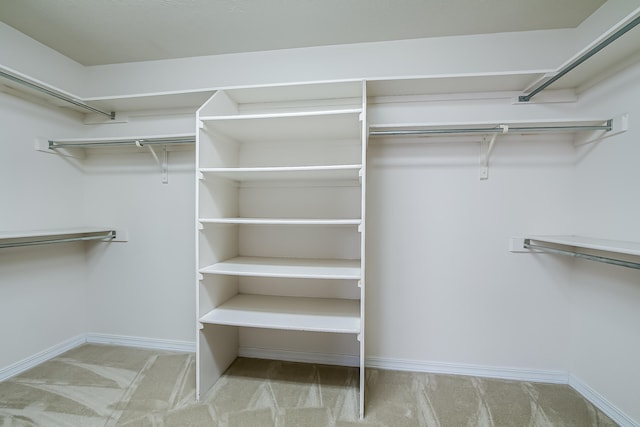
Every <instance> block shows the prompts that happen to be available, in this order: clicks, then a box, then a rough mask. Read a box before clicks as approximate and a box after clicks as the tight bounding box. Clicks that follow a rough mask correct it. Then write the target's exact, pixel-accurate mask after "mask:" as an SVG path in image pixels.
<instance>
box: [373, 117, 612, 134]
mask: <svg viewBox="0 0 640 427" xmlns="http://www.w3.org/2000/svg"><path fill="white" fill-rule="evenodd" d="M611 129H613V119H609V120H607V122H606V124H604V125H566V126H565V125H559V126H508V127H507V128H506V130H507V132H506V133H511V132H515V133H519V132H558V131H560V132H563V131H598V130H602V131H605V132H609V131H610V130H611ZM503 132H504V129H503V128H502V127H500V126H492V127H479V128H448V129H404V130H402V129H400V130H370V131H369V136H403V135H443V134H464V133H503Z"/></svg>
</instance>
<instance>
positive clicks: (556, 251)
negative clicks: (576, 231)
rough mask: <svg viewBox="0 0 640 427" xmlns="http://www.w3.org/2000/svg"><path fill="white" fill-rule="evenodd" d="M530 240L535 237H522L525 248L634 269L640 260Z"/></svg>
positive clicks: (639, 266)
mask: <svg viewBox="0 0 640 427" xmlns="http://www.w3.org/2000/svg"><path fill="white" fill-rule="evenodd" d="M532 240H537V239H524V244H523V246H524V248H525V249H534V250H536V251H542V252H549V253H552V254H558V255H569V256H572V257H575V258H582V259H586V260H589V261H597V262H602V263H605V264H612V265H617V266H621V267H627V268H634V269H637V270H640V262H633V261H626V260H621V259H616V258H611V257H605V256H600V255H592V254H586V253H582V252H578V251H574V250H568V249H561V248H557V247H549V246H545V245H544V244H537V243H532ZM554 243H555V242H554Z"/></svg>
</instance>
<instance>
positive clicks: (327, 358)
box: [238, 347, 360, 366]
mask: <svg viewBox="0 0 640 427" xmlns="http://www.w3.org/2000/svg"><path fill="white" fill-rule="evenodd" d="M238 356H241V357H250V358H255V359H270V360H284V361H287V362H301V363H319V364H323V365H339V366H360V356H354V355H350V354H325V353H306V352H299V351H289V350H274V349H268V348H256V347H240V348H239V349H238Z"/></svg>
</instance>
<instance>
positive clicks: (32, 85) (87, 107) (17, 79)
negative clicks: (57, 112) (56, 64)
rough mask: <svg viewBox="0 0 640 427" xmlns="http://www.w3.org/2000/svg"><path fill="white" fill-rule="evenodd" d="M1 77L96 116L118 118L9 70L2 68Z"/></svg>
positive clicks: (112, 113) (113, 113)
mask: <svg viewBox="0 0 640 427" xmlns="http://www.w3.org/2000/svg"><path fill="white" fill-rule="evenodd" d="M0 77H3V78H5V79H7V80H11V81H12V82H14V83H18V84H21V85H23V86H26V87H28V88H30V89H34V90H36V91H38V92H41V93H44V94H46V95H48V96H51V97H53V98H56V99H59V100H61V101H64V102H67V103H69V104H72V105H75V106H76V107H80V108H83V109H85V110H87V111H91V112H92V113H96V114H101V115H103V116H107V117H108V118H109V119H111V120H115V118H116V113H115V112H114V111H111V112H107V111H102V110H100V109H98V108H95V107H92V106H91V105H89V104H87V103H85V102H83V101H81V100H79V99H76V98H73V97H71V96H69V95H67V94H64V93H62V92H60V91H57V90H54V89H51V88H48V87H45V86H43V85H41V84H38V83H35V82H32V81H29V80H27V79H26V78H23V77H20V76H18V75H17V74H15V73H12V72H10V71H9V70H7V69H6V68H4V67H2V69H0Z"/></svg>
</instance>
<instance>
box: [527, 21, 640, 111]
mask: <svg viewBox="0 0 640 427" xmlns="http://www.w3.org/2000/svg"><path fill="white" fill-rule="evenodd" d="M638 24H640V16H637V17H636V18H635V19H634V20H632V21H631V22H629V23H628V24H627V25H625V26H624V27H622V28H620V29H619V30H618V31H616V32H615V33H613V34H611V35H610V36H609V37H607V38H606V39H604V40H603V41H601V42H600V43H598V44H597V45H595V46H594V47H592V48H591V49H589V50H588V51H587V52H585V53H584V54H583V55H581V56H579V57H578V58H576V59H575V60H573V61H571V62H570V63H569V64H567V65H566V66H565V67H563V68H562V69H561V70H560V71H559V72H558V74H556V75H555V76H553V77H552V78H550V79H549V80H547V81H546V82H544V83H542V84H541V85H539V86H538V87H536V88H535V89H533V90H532V91H531V92H529V93H528V94H527V95H521V96H519V97H518V101H520V102H529V101H530V100H531V98H533V97H534V96H536V95H537V94H538V93H540V92H542V91H543V90H545V89H546V88H547V87H549V86H551V85H552V84H553V83H555V82H556V81H557V80H559V79H560V78H561V77H563V76H564V75H566V74H567V73H569V72H570V71H571V70H573V69H574V68H576V67H577V66H578V65H580V64H582V63H583V62H585V61H586V60H587V59H589V58H591V57H592V56H593V55H595V54H596V53H598V52H600V51H601V50H602V49H604V48H605V47H607V46H609V45H610V44H611V43H613V42H614V41H616V40H617V39H619V38H620V37H621V36H622V35H624V34H625V33H627V32H628V31H629V30H631V29H633V28H634V27H635V26H636V25H638Z"/></svg>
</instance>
